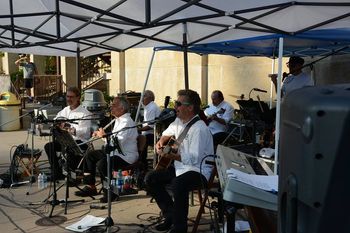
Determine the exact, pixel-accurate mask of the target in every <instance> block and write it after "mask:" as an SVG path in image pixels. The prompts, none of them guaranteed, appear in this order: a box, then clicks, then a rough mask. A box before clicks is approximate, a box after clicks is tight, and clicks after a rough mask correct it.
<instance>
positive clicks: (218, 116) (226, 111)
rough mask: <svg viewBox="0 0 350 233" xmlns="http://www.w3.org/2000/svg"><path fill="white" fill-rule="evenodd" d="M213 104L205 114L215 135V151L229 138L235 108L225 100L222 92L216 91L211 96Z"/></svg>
mask: <svg viewBox="0 0 350 233" xmlns="http://www.w3.org/2000/svg"><path fill="white" fill-rule="evenodd" d="M211 101H212V103H211V104H210V105H209V108H207V109H205V111H204V114H205V115H206V116H207V118H208V121H209V129H210V132H211V134H212V135H213V140H214V149H216V147H217V145H218V144H220V143H222V142H223V141H224V140H225V138H226V137H227V124H228V122H229V121H230V120H231V119H232V117H233V112H234V108H233V106H232V105H231V104H229V103H228V102H226V101H225V100H224V95H223V94H222V92H221V91H219V90H215V91H213V92H212V94H211Z"/></svg>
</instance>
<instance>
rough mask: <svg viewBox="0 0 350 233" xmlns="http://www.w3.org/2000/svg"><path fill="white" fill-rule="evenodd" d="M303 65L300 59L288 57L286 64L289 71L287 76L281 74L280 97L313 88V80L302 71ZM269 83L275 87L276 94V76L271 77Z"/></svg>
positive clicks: (302, 60)
mask: <svg viewBox="0 0 350 233" xmlns="http://www.w3.org/2000/svg"><path fill="white" fill-rule="evenodd" d="M303 65H304V59H303V58H301V57H296V56H294V57H290V58H289V61H288V62H287V66H288V69H289V74H287V73H286V72H284V73H283V82H282V87H281V97H282V98H283V97H284V96H285V95H287V94H288V93H290V92H291V91H294V90H296V89H299V88H302V87H307V86H314V85H315V83H314V80H313V79H312V78H311V77H310V76H309V75H308V74H306V73H304V72H303V71H302V69H303ZM271 81H272V82H273V84H274V85H275V90H276V92H277V75H276V74H273V75H271Z"/></svg>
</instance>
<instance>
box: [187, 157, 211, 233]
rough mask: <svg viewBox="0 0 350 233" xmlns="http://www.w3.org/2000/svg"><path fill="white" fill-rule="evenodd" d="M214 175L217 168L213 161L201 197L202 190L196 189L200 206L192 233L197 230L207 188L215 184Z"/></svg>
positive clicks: (207, 191)
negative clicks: (206, 184)
mask: <svg viewBox="0 0 350 233" xmlns="http://www.w3.org/2000/svg"><path fill="white" fill-rule="evenodd" d="M216 176H217V168H216V165H215V163H214V165H213V169H212V172H211V174H210V177H209V180H208V187H207V189H205V192H204V195H203V197H202V190H200V189H198V190H197V191H198V194H199V203H200V207H199V210H198V212H197V216H196V219H195V221H194V224H193V228H192V233H195V232H197V229H198V226H199V222H200V220H201V217H202V214H203V213H204V207H206V202H207V200H208V196H209V190H210V189H212V188H214V187H215V185H216V184H215V183H214V179H215V177H216Z"/></svg>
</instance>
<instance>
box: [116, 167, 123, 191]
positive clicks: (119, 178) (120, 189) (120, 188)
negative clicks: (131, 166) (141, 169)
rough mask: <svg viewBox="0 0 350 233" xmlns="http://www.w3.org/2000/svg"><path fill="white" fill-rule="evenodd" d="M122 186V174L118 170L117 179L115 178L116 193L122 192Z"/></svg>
mask: <svg viewBox="0 0 350 233" xmlns="http://www.w3.org/2000/svg"><path fill="white" fill-rule="evenodd" d="M123 185H124V179H123V174H122V170H121V169H119V171H118V177H117V187H118V193H121V192H123Z"/></svg>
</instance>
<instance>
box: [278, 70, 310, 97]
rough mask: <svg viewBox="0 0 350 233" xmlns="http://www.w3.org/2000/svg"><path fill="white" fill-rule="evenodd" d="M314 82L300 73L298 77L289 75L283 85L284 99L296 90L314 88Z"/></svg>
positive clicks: (306, 75)
mask: <svg viewBox="0 0 350 233" xmlns="http://www.w3.org/2000/svg"><path fill="white" fill-rule="evenodd" d="M314 85H315V83H314V80H313V79H312V78H311V77H310V76H309V75H308V74H306V73H303V72H302V73H300V74H298V75H296V76H294V75H289V76H287V77H286V78H285V79H284V80H283V83H282V87H281V93H282V97H284V96H285V95H287V94H289V93H290V92H291V91H294V90H296V89H299V88H302V87H307V86H314Z"/></svg>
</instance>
